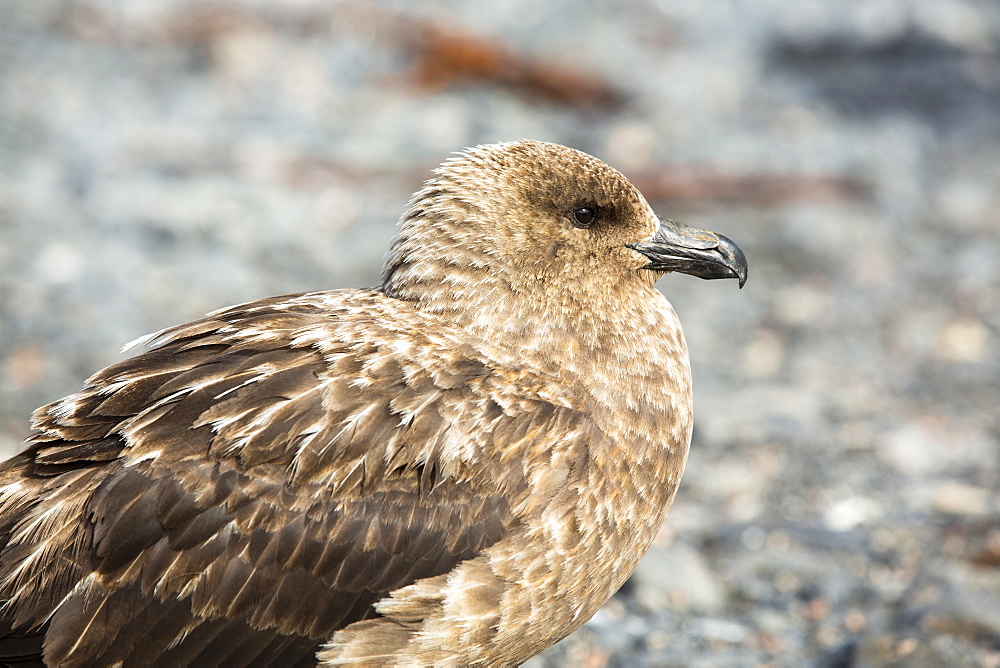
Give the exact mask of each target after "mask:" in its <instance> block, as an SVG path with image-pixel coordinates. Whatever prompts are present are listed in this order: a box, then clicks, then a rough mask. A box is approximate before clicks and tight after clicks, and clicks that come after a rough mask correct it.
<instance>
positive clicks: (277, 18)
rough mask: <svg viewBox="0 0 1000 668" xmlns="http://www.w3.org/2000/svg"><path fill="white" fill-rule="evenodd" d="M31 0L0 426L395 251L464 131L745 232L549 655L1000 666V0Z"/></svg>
mask: <svg viewBox="0 0 1000 668" xmlns="http://www.w3.org/2000/svg"><path fill="white" fill-rule="evenodd" d="M414 4H415V3H407V2H402V1H397V2H381V3H365V2H360V1H343V2H334V1H331V0H289V1H287V2H283V3H275V2H265V1H264V0H257V1H254V2H251V1H246V2H235V1H234V2H180V1H172V0H130V1H128V2H121V1H120V0H87V1H84V0H63V1H59V2H56V1H52V0H3V2H2V3H0V453H2V454H4V455H6V454H9V453H12V452H14V451H15V450H16V449H17V448H18V447H19V443H20V441H21V440H22V439H23V438H24V436H25V435H26V434H27V416H28V414H29V413H30V411H31V410H32V409H33V408H35V407H36V406H38V405H40V404H42V403H45V402H48V401H51V400H53V399H56V398H58V397H60V396H63V395H64V394H67V393H69V392H72V391H74V390H75V389H76V388H77V387H79V385H80V383H81V382H82V380H83V379H84V378H85V377H86V376H87V375H89V374H90V373H92V372H93V371H95V370H97V369H98V368H100V367H102V366H104V365H106V364H108V363H111V362H113V361H115V360H117V359H119V356H118V355H117V353H116V350H117V349H118V347H119V346H120V345H121V344H123V343H125V342H126V341H129V340H131V339H133V338H135V337H137V336H139V335H141V334H144V333H146V332H149V331H152V330H156V329H159V328H161V327H165V326H167V325H171V324H174V323H177V322H181V321H185V320H190V319H193V318H195V317H197V316H199V315H201V314H202V313H204V312H206V311H209V310H212V309H215V308H218V307H221V306H225V305H228V304H232V303H237V302H241V301H247V300H251V299H255V298H258V297H263V296H267V295H273V294H280V293H287V292H294V291H299V290H307V289H319V288H331V287H349V286H364V285H371V284H374V283H375V282H376V280H377V276H378V269H379V265H380V263H381V259H382V257H383V253H384V250H385V248H386V246H387V243H388V240H389V239H390V237H391V235H392V233H393V230H394V224H395V221H396V218H397V217H398V215H399V213H400V212H401V211H402V209H403V207H404V205H405V203H406V200H407V197H408V196H409V194H410V193H411V192H412V191H413V190H414V189H416V187H417V186H418V185H419V183H420V182H421V180H422V179H424V178H425V177H426V176H427V172H428V169H429V168H431V167H432V166H433V165H435V164H436V163H438V162H439V161H440V160H442V159H443V158H444V157H446V155H447V154H448V153H449V152H451V151H454V150H457V149H459V148H461V147H463V146H467V145H472V144H477V143H484V142H492V141H500V140H511V139H520V138H534V139H543V140H550V141H556V142H560V143H565V144H569V145H572V146H576V147H578V148H581V149H583V150H585V151H588V152H591V153H594V154H596V155H598V156H599V157H602V158H604V159H605V160H607V161H609V162H610V163H612V164H613V165H615V166H616V167H618V168H620V169H621V170H622V171H624V172H625V174H626V175H628V176H629V177H631V178H632V179H633V180H634V181H635V182H636V183H637V184H638V185H639V186H640V188H641V189H642V190H643V191H644V192H645V193H646V194H647V196H648V198H649V199H650V201H651V202H652V203H653V204H654V206H655V207H656V208H657V210H658V211H659V212H660V213H661V214H663V215H668V216H670V217H672V218H675V219H679V220H683V221H685V222H687V223H688V224H692V225H696V226H699V227H707V228H709V229H714V230H717V231H720V232H723V233H725V234H726V235H728V236H730V237H732V238H733V239H735V240H736V241H737V242H738V243H739V244H740V245H741V246H742V247H743V249H744V250H745V251H746V253H747V256H748V257H749V259H750V265H751V271H750V280H749V282H748V283H747V286H746V288H745V289H744V290H742V291H737V290H735V286H734V285H732V284H731V283H724V284H722V283H705V282H701V281H697V280H695V279H692V278H690V277H686V276H672V277H668V278H667V279H665V280H663V281H662V282H661V288H662V289H663V290H664V292H665V293H666V294H667V295H668V296H669V297H670V299H671V300H672V301H673V303H674V305H675V306H676V308H677V310H678V312H679V313H680V314H681V317H682V319H683V321H684V322H685V327H686V332H687V336H688V341H689V344H690V347H691V355H692V364H693V368H694V375H695V385H696V405H697V413H698V415H697V423H696V429H695V437H694V444H693V448H692V455H691V460H690V463H689V466H688V471H687V473H686V476H685V479H684V483H683V484H682V486H681V490H680V493H679V495H678V499H677V502H676V504H675V506H674V508H673V510H672V511H671V514H670V516H669V518H668V520H667V522H666V524H665V525H664V527H663V531H662V533H661V535H660V537H659V538H658V540H657V543H656V545H655V546H654V548H653V550H652V551H651V553H650V554H649V555H648V556H647V558H646V559H645V560H644V561H643V563H642V565H641V566H640V568H639V570H638V571H637V573H636V575H635V576H634V577H633V578H632V579H631V580H630V581H629V583H628V584H627V585H626V586H625V588H624V589H623V590H622V591H621V592H620V593H619V594H618V595H617V596H616V597H615V598H614V599H613V600H612V601H610V602H609V603H608V605H607V606H606V607H605V608H604V609H603V610H602V611H601V612H600V613H598V615H597V616H596V617H595V618H594V619H593V620H592V621H591V622H590V623H588V624H587V625H586V626H585V627H584V628H583V629H582V630H581V631H580V632H578V633H576V634H574V635H573V636H572V637H570V638H568V639H567V640H565V641H563V642H562V643H560V644H559V645H557V646H556V647H554V648H552V649H550V650H549V651H547V652H545V653H544V654H542V655H541V656H540V657H538V658H536V659H533V660H532V661H531V662H530V665H531V666H532V668H544V667H548V666H588V667H591V668H597V667H600V666H671V665H678V666H731V665H732V666H749V665H773V666H803V665H807V666H817V667H824V668H832V667H835V666H883V665H906V666H937V665H949V666H997V665H1000V500H998V488H1000V422H998V419H997V409H998V406H1000V346H998V336H1000V157H998V156H1000V4H998V3H997V2H996V1H995V0H979V1H978V2H977V1H973V0H969V1H966V2H962V1H959V0H870V1H869V0H856V1H854V2H850V3H845V2H841V1H839V0H800V1H798V2H795V3H791V2H781V1H779V0H758V1H757V2H753V3H742V2H735V1H730V0H718V1H715V2H711V3H709V2H703V3H695V2H680V1H673V0H659V1H654V0H642V1H639V2H633V3H628V4H625V3H621V4H614V3H610V2H599V3H591V4H589V5H587V6H586V8H583V9H582V8H581V7H582V5H581V4H580V3H574V2H570V1H569V0H553V1H550V2H547V3H537V2H530V1H528V0H517V1H515V2H506V3H491V4H493V5H496V6H493V7H489V8H488V7H487V3H464V2H458V1H457V0H455V1H453V2H426V3H421V4H420V6H419V8H416V7H414Z"/></svg>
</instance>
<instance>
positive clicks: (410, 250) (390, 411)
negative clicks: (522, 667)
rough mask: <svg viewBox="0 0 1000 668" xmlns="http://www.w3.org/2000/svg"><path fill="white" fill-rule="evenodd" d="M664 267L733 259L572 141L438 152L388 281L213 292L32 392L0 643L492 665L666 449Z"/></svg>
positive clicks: (616, 571)
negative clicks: (211, 306) (136, 341)
mask: <svg viewBox="0 0 1000 668" xmlns="http://www.w3.org/2000/svg"><path fill="white" fill-rule="evenodd" d="M666 271H681V272H686V273H691V274H695V275H698V276H701V277H704V278H724V277H736V278H739V281H740V284H741V285H742V282H743V281H744V280H745V278H746V262H745V259H744V258H743V256H742V253H740V251H739V249H738V248H737V247H736V246H735V245H734V244H733V243H732V242H730V241H729V240H728V239H725V237H721V236H718V235H715V234H712V233H710V232H702V231H700V230H693V229H691V228H686V227H683V226H681V225H678V224H677V223H673V222H670V221H665V220H659V219H658V218H657V217H656V216H655V214H654V213H653V211H652V210H651V209H650V207H649V205H648V204H647V203H646V202H645V200H644V199H643V198H642V196H641V195H640V194H639V193H638V192H637V191H636V190H635V189H634V188H633V187H632V185H631V184H630V183H629V182H628V181H627V180H626V179H625V178H624V177H623V176H621V175H620V174H619V173H618V172H616V171H614V170H613V169H611V168H610V167H608V166H607V165H605V164H604V163H602V162H600V161H598V160H596V159H594V158H592V157H590V156H588V155H585V154H583V153H580V152H578V151H575V150H572V149H568V148H564V147H561V146H556V145H553V144H545V143H540V142H518V143H511V144H497V145H492V146H482V147H479V148H475V149H470V150H469V151H467V152H465V153H463V154H461V155H459V156H457V157H455V158H453V159H451V160H449V161H448V162H446V163H445V164H444V165H443V166H442V167H441V168H440V169H439V170H437V172H436V175H435V177H434V178H433V179H431V180H430V181H428V183H427V184H426V185H425V187H424V188H423V189H422V190H421V191H419V192H418V193H417V194H416V195H414V197H413V199H412V200H411V202H410V205H409V208H408V210H407V212H406V214H405V215H404V217H403V221H402V224H401V229H400V232H399V235H398V237H397V238H396V240H395V241H394V243H393V245H392V248H391V250H390V255H389V259H388V262H387V265H386V268H385V272H384V276H383V283H382V286H381V288H379V289H373V290H342V291H333V292H313V293H306V294H300V295H291V296H286V297H276V298H272V299H265V300H261V301H257V302H253V303H250V304H243V305H241V306H235V307H232V308H228V309H224V310H221V311H217V312H215V313H213V314H211V315H209V316H208V317H206V318H203V319H201V320H197V321H195V322H191V323H188V324H185V325H181V326H178V327H174V328H172V329H168V330H166V331H164V332H160V333H159V334H156V335H155V336H153V337H152V338H150V339H149V340H148V341H146V342H145V343H146V345H147V347H148V349H147V350H146V352H142V353H140V354H138V355H137V356H135V357H133V358H131V359H128V360H126V361H124V362H121V363H119V364H116V365H114V366H111V367H109V368H107V369H104V370H103V371H100V372H99V373H97V374H96V375H94V376H93V377H91V378H90V379H89V380H88V381H87V383H86V385H85V386H84V388H83V389H82V390H81V391H80V392H78V393H77V394H74V395H71V396H69V397H67V398H65V399H62V400H60V401H57V402H55V403H52V404H50V405H48V406H45V407H43V408H40V409H39V410H38V411H36V412H35V414H34V422H33V426H34V428H35V430H36V431H35V433H34V434H33V435H32V436H31V437H30V439H29V442H28V446H27V448H26V449H25V450H24V451H23V452H22V453H20V454H18V455H16V456H15V457H13V458H12V459H10V460H9V461H7V462H6V463H4V464H3V465H2V468H0V662H4V661H5V662H7V663H12V664H17V663H18V662H24V663H26V664H27V663H33V662H35V663H37V662H38V661H40V660H44V661H45V662H47V663H49V664H51V665H65V666H74V665H76V666H82V665H110V664H114V663H117V662H123V663H124V664H125V665H164V666H167V665H169V666H177V665H199V666H202V665H248V664H254V665H275V666H291V665H312V664H315V663H316V662H317V660H318V661H319V662H321V663H326V664H329V665H349V664H364V665H373V664H393V665H401V664H402V665H405V664H411V665H432V664H436V665H449V664H450V665H456V664H458V665H469V664H484V665H498V664H516V663H518V662H521V661H523V660H524V659H526V658H527V657H530V656H532V655H533V654H535V653H537V652H539V651H541V650H542V649H544V648H545V647H547V646H549V645H550V644H552V643H554V642H555V641H557V640H559V639H560V638H563V637H565V636H566V635H568V634H569V633H571V632H572V631H573V630H574V629H576V628H578V627H579V626H580V625H581V624H583V623H584V622H585V621H586V620H587V619H588V618H590V616H591V615H592V614H593V613H594V612H595V611H596V610H597V609H598V607H600V606H601V604H602V603H604V601H605V600H607V599H608V597H610V596H611V595H612V594H613V593H614V592H615V590H616V589H618V587H619V586H621V584H622V583H623V582H624V581H625V579H626V578H627V577H628V575H629V574H630V573H631V572H632V570H633V568H634V567H635V565H636V563H637V562H638V560H639V558H640V557H641V556H642V555H643V553H644V552H645V551H646V549H647V547H648V546H649V544H650V541H651V540H652V539H653V536H654V534H655V532H656V530H657V528H658V527H659V526H660V524H661V522H662V520H663V517H664V515H665V514H666V511H667V508H668V507H669V505H670V502H671V500H672V499H673V496H674V492H675V491H676V489H677V484H678V482H679V480H680V477H681V472H682V470H683V468H684V461H685V458H686V456H687V449H688V442H689V439H690V433H691V389H690V378H689V370H688V361H687V350H686V348H685V344H684V340H683V336H682V334H681V330H680V326H679V323H678V321H677V318H676V316H675V314H674V312H673V310H672V309H671V307H670V305H669V304H668V303H667V301H666V300H665V299H664V298H663V297H662V296H661V295H660V293H658V292H657V291H656V290H655V288H654V286H653V284H654V282H655V280H656V278H657V277H659V276H660V275H662V274H663V273H664V272H666Z"/></svg>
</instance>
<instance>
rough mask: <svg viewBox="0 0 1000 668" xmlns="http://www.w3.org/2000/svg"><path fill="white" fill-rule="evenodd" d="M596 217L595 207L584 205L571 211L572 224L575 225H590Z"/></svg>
mask: <svg viewBox="0 0 1000 668" xmlns="http://www.w3.org/2000/svg"><path fill="white" fill-rule="evenodd" d="M596 218H597V209H595V208H593V207H589V206H585V207H582V208H579V209H576V210H575V211H574V212H573V221H574V222H573V224H574V225H575V226H577V227H590V226H591V225H592V224H593V223H594V220H595V219H596Z"/></svg>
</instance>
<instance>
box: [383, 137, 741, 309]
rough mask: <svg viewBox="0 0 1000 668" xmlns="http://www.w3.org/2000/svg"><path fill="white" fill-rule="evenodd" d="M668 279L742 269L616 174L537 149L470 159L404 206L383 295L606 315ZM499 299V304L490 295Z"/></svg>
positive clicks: (499, 150)
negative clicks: (515, 303) (514, 299)
mask: <svg viewBox="0 0 1000 668" xmlns="http://www.w3.org/2000/svg"><path fill="white" fill-rule="evenodd" d="M667 272H681V273H686V274H692V275H694V276H698V277H700V278H737V279H738V280H739V284H740V286H741V287H742V285H743V283H744V281H745V280H746V275H747V263H746V258H745V257H744V255H743V253H742V251H740V249H739V247H738V246H736V244H734V243H733V242H732V241H730V240H729V239H727V238H726V237H724V236H722V235H719V234H715V233H713V232H708V231H704V230H698V229H695V228H691V227H687V226H684V225H681V224H679V223H676V222H673V221H670V220H667V219H663V218H659V217H658V216H657V215H656V213H655V212H654V211H653V209H652V208H651V207H650V205H649V204H648V203H647V202H646V200H645V198H643V196H642V194H641V193H639V191H638V190H637V189H636V188H635V187H634V186H633V185H632V184H631V183H630V182H629V181H628V179H626V178H625V177H624V176H623V175H622V174H621V173H619V172H618V171H616V170H615V169H613V168H611V167H610V166H608V165H607V164H605V163H604V162H601V161H600V160H598V159H596V158H594V157H592V156H590V155H587V154H586V153H583V152H581V151H578V150H575V149H571V148H567V147H564V146H560V145H557V144H550V143H545V142H538V141H521V142H512V143H502V144H491V145H485V146H478V147H476V148H471V149H468V150H466V151H464V152H462V153H460V154H458V155H456V156H455V157H453V158H451V159H450V160H448V161H446V162H445V163H444V164H443V165H441V167H439V168H438V169H437V170H436V171H435V176H434V178H432V179H431V180H429V181H428V182H427V183H426V184H425V186H424V188H423V189H421V190H420V191H419V192H417V193H416V194H415V195H414V197H413V199H412V200H411V202H410V204H409V207H408V209H407V212H406V214H405V215H404V216H403V219H402V222H401V228H400V232H399V234H398V236H397V237H396V239H395V241H394V242H393V245H392V247H391V249H390V256H389V260H388V262H387V265H386V269H385V273H384V275H383V287H384V289H385V290H386V292H387V293H388V294H390V295H393V296H397V297H400V298H403V299H407V298H409V299H414V300H417V301H422V302H424V303H425V304H426V305H427V306H428V307H430V308H431V309H432V310H433V308H434V307H435V305H436V301H437V300H438V298H439V297H440V298H441V299H442V301H443V300H444V298H447V299H448V300H451V301H455V300H458V301H466V300H467V299H471V298H472V293H475V295H476V296H477V298H478V299H480V300H490V299H497V298H500V297H501V295H500V294H499V292H498V291H501V292H505V293H514V294H516V295H518V296H520V297H521V298H522V299H523V300H528V301H532V302H533V303H537V304H541V305H548V306H552V305H553V304H555V305H558V306H560V307H563V308H566V307H567V305H571V304H574V303H579V302H594V301H598V302H599V301H601V297H602V295H604V296H608V295H610V296H611V297H612V298H613V299H609V300H608V302H609V304H613V303H614V302H615V301H616V300H618V299H619V298H620V297H621V295H622V294H624V293H628V292H632V291H635V289H636V288H637V287H641V286H645V287H651V286H652V284H653V283H654V282H655V281H656V279H657V278H659V277H660V276H662V275H663V274H664V273H667ZM492 293H497V294H492Z"/></svg>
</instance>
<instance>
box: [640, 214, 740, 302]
mask: <svg viewBox="0 0 1000 668" xmlns="http://www.w3.org/2000/svg"><path fill="white" fill-rule="evenodd" d="M628 248H631V249H632V250H634V251H638V252H640V253H642V254H643V255H645V256H646V257H647V258H649V264H647V265H646V266H645V267H643V269H651V270H653V271H663V272H667V271H679V272H681V273H682V274H691V275H692V276H697V277H698V278H738V279H739V281H740V287H741V288H742V287H743V284H744V283H746V282H747V257H746V255H744V254H743V251H741V250H740V247H739V246H737V245H736V244H735V243H733V242H732V241H730V240H729V239H728V238H726V237H724V236H722V235H721V234H716V233H715V232H709V231H707V230H699V229H696V228H694V227H688V226H687V225H682V224H681V223H675V222H674V221H672V220H668V219H666V218H660V229H658V230H657V231H656V234H654V235H653V238H652V239H650V240H649V241H643V242H641V243H637V244H629V245H628Z"/></svg>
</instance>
